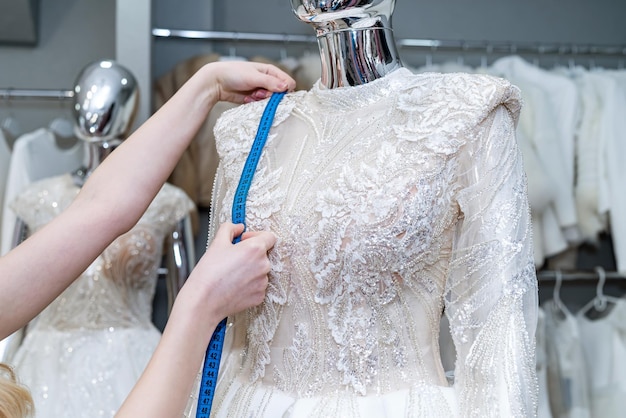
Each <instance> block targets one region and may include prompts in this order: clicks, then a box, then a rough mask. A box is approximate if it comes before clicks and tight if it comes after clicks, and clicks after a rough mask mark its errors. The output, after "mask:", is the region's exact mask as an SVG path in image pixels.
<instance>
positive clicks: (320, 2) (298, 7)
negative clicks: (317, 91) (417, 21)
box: [291, 0, 402, 88]
mask: <svg viewBox="0 0 626 418" xmlns="http://www.w3.org/2000/svg"><path fill="white" fill-rule="evenodd" d="M291 6H292V10H293V11H294V13H295V14H296V16H297V17H298V18H299V19H300V20H302V21H303V22H306V23H309V24H311V25H313V27H314V28H315V31H316V33H317V43H318V46H319V49H320V58H321V61H322V76H321V85H322V86H324V87H326V88H335V87H345V86H357V85H361V84H366V83H369V82H371V81H373V80H376V79H379V78H382V77H384V76H385V75H387V74H389V73H391V72H393V71H395V70H397V69H398V68H400V67H402V62H401V61H400V57H399V55H398V51H397V49H396V45H395V41H394V38H393V31H392V29H391V15H392V13H393V9H394V6H395V0H291Z"/></svg>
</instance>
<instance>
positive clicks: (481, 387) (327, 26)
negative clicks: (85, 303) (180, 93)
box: [209, 0, 537, 418]
mask: <svg viewBox="0 0 626 418" xmlns="http://www.w3.org/2000/svg"><path fill="white" fill-rule="evenodd" d="M394 3H395V2H394V1H393V0H360V1H348V0H345V1H340V0H338V1H333V2H328V1H322V0H320V1H305V0H301V1H297V0H293V1H292V6H293V9H294V12H295V13H296V15H297V16H298V17H299V18H300V19H301V20H303V21H305V22H308V23H311V24H312V25H313V26H314V27H315V29H316V32H317V37H318V40H319V47H320V53H321V58H322V76H321V79H320V80H319V81H318V83H316V85H315V86H314V87H313V88H312V89H311V90H310V91H308V92H295V93H290V94H288V95H287V96H285V97H284V99H283V100H282V102H281V104H280V106H279V107H278V109H277V111H276V116H275V119H274V122H273V125H272V128H271V131H270V134H269V137H268V140H267V143H266V145H265V148H264V150H263V153H262V155H261V158H260V161H259V165H258V168H257V170H256V172H255V176H254V178H253V181H252V184H251V187H250V192H249V195H248V200H247V202H246V211H247V212H246V225H247V227H248V229H249V230H271V231H273V232H274V233H276V235H277V237H278V241H277V243H276V245H275V246H274V248H273V249H272V251H270V253H269V257H270V261H271V264H272V270H271V272H270V275H269V282H270V284H269V287H268V292H267V296H266V299H265V301H264V303H263V304H262V305H261V306H260V307H257V308H255V309H250V310H248V311H247V312H246V313H244V314H241V315H235V316H234V317H231V318H229V326H228V327H227V331H226V339H225V344H224V352H223V354H222V361H221V366H220V375H219V377H218V383H217V388H216V392H215V398H214V401H213V411H212V416H214V417H226V416H246V417H274V416H282V417H290V418H300V417H328V416H338V417H347V416H354V417H383V416H387V417H394V418H395V417H420V418H423V417H446V418H447V417H455V416H461V417H481V418H482V417H494V418H495V417H498V418H501V417H532V416H535V415H536V403H537V402H536V399H537V384H536V370H535V357H534V334H535V327H536V320H537V281H536V275H535V270H534V263H533V259H532V240H531V223H530V218H529V206H528V197H527V192H526V178H525V174H524V171H523V166H522V160H521V154H520V152H519V149H518V147H517V143H516V140H515V124H516V123H517V120H518V117H519V112H520V92H519V89H517V88H516V87H514V86H512V85H511V84H510V83H509V82H507V81H505V80H503V79H499V78H495V77H491V76H486V75H470V74H438V73H427V74H412V73H411V72H410V71H409V70H407V69H406V68H403V67H402V65H401V62H400V60H399V58H398V55H397V53H396V49H395V47H394V46H393V35H392V32H391V26H390V25H391V13H392V11H393V6H394ZM263 110H264V103H256V104H250V105H245V106H241V107H238V108H236V109H232V110H229V111H227V112H225V113H224V114H223V115H222V117H221V118H220V119H219V120H218V122H217V124H216V127H215V136H216V144H217V151H218V154H219V156H220V163H219V167H218V170H217V175H216V187H215V189H214V195H213V205H212V208H213V213H212V216H211V226H210V233H209V235H210V236H211V235H212V234H214V233H215V227H216V225H217V224H219V223H220V222H223V221H225V220H227V219H229V218H230V210H231V206H232V201H233V196H234V193H235V189H236V187H237V183H238V181H239V176H240V175H241V169H242V166H243V164H244V161H245V158H246V156H247V154H248V152H249V150H250V145H251V143H252V140H253V138H254V136H255V133H256V130H257V126H258V123H259V120H260V118H261V114H262V112H263ZM442 315H446V317H447V319H448V321H449V323H450V329H451V335H452V339H453V341H454V345H455V351H456V353H457V360H456V363H455V365H454V377H453V379H452V380H453V383H451V382H450V381H449V379H448V377H449V376H446V373H445V371H444V368H443V366H442V364H441V356H440V347H439V342H438V336H439V329H440V321H441V318H442Z"/></svg>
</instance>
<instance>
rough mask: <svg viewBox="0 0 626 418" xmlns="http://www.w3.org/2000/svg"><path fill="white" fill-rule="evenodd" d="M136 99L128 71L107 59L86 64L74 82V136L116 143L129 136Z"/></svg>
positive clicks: (135, 89)
mask: <svg viewBox="0 0 626 418" xmlns="http://www.w3.org/2000/svg"><path fill="white" fill-rule="evenodd" d="M138 100H139V88H138V85H137V81H136V79H135V77H134V76H133V74H132V73H131V72H130V71H129V70H127V69H126V68H124V67H123V66H121V65H120V64H118V63H116V62H114V61H109V60H104V61H97V62H93V63H91V64H89V65H87V66H86V67H85V68H83V70H82V71H81V72H80V74H79V75H78V77H77V79H76V82H75V83H74V116H75V121H76V126H75V129H74V130H75V133H76V136H78V137H79V138H80V139H82V140H84V141H87V142H97V143H112V142H118V143H119V142H120V141H122V140H123V139H124V138H125V137H126V136H127V135H128V133H129V130H130V128H131V125H132V123H133V119H134V116H135V113H136V110H137V105H138ZM112 145H114V144H112Z"/></svg>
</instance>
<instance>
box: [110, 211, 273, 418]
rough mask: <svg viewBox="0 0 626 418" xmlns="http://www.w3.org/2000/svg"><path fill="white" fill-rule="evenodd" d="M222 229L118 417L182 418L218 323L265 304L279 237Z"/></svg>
mask: <svg viewBox="0 0 626 418" xmlns="http://www.w3.org/2000/svg"><path fill="white" fill-rule="evenodd" d="M242 231H243V225H242V224H238V225H233V224H231V223H227V224H223V225H222V226H221V227H220V229H219V230H218V232H217V234H216V236H215V239H214V240H213V242H212V244H211V246H210V247H209V249H208V250H207V252H206V253H205V255H204V256H203V257H202V259H201V260H200V262H199V263H198V265H197V266H196V268H195V269H194V270H193V272H192V273H191V275H190V277H189V279H188V280H187V282H186V283H185V285H184V286H183V288H182V290H181V292H180V293H179V295H178V297H177V298H176V301H175V302H174V307H173V309H172V313H171V315H170V317H169V319H168V322H167V325H166V327H165V330H164V332H163V336H162V338H161V341H160V342H159V344H158V346H157V348H156V350H155V352H154V354H153V356H152V359H151V360H150V362H149V363H148V366H147V367H146V369H145V370H144V372H143V374H142V376H141V378H140V379H139V381H138V382H137V384H136V385H135V387H134V388H133V390H132V391H131V393H130V394H129V396H128V398H127V399H126V401H125V402H124V404H123V405H122V407H121V408H120V410H119V411H118V413H117V415H116V416H117V417H180V416H181V415H182V414H183V411H184V409H185V406H186V404H187V401H188V400H189V395H190V393H191V391H192V389H193V384H194V381H195V378H196V376H197V374H198V372H199V370H200V367H201V365H202V360H203V358H204V353H205V351H206V348H207V346H208V344H209V340H210V338H211V335H212V333H213V331H214V329H215V327H216V326H217V324H218V323H219V322H220V321H221V320H222V319H224V318H226V317H227V316H228V315H231V314H234V313H236V312H239V311H242V310H244V309H246V308H249V307H251V306H256V305H258V304H260V303H261V302H262V301H263V299H264V297H265V291H266V288H267V283H268V282H267V273H268V272H269V268H270V264H269V260H268V258H267V251H269V249H270V248H272V247H273V245H274V243H275V241H276V237H275V236H274V235H273V234H272V233H270V232H256V233H246V234H244V236H243V240H242V241H241V242H239V243H238V244H236V245H234V244H232V240H233V238H234V237H235V236H237V235H239V234H240V233H241V232H242Z"/></svg>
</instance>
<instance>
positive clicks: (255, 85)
mask: <svg viewBox="0 0 626 418" xmlns="http://www.w3.org/2000/svg"><path fill="white" fill-rule="evenodd" d="M200 71H205V72H207V73H209V79H210V80H211V81H210V82H211V83H212V84H213V86H214V88H215V89H216V90H217V91H216V94H217V96H216V97H217V98H218V100H222V101H228V102H233V103H249V102H253V101H256V100H263V99H265V98H267V97H269V96H270V95H271V94H272V93H273V92H281V91H292V90H293V89H295V87H296V82H295V80H294V79H293V78H291V77H290V76H289V75H288V74H287V73H285V72H284V71H282V70H281V69H279V68H278V67H276V66H274V65H271V64H263V63H258V62H249V61H224V62H212V63H209V64H206V65H205V66H204V67H202V68H201V69H200Z"/></svg>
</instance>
